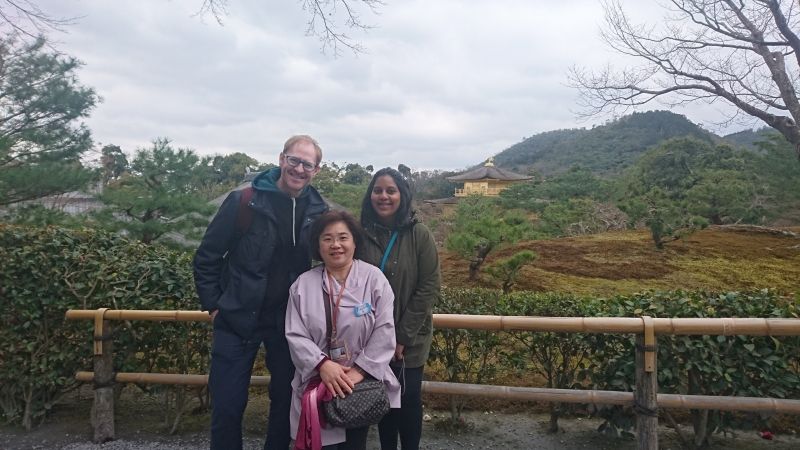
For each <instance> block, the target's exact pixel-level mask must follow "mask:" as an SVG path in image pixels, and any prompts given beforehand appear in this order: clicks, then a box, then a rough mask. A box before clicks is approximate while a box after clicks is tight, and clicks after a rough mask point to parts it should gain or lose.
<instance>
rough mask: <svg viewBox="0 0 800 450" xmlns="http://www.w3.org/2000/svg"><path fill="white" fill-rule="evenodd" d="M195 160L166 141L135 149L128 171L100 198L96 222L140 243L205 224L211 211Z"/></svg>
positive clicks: (159, 140) (184, 231)
mask: <svg viewBox="0 0 800 450" xmlns="http://www.w3.org/2000/svg"><path fill="white" fill-rule="evenodd" d="M201 170H202V166H201V161H200V158H199V157H198V156H197V155H196V154H195V153H194V151H192V150H187V149H178V150H175V149H174V148H172V146H171V145H170V142H169V140H167V139H156V140H155V141H153V145H152V146H151V147H150V148H144V149H139V150H137V151H136V155H135V157H134V158H133V160H132V161H131V164H130V167H129V169H128V171H127V172H126V173H125V174H123V175H122V176H121V177H120V179H119V180H116V181H114V182H112V183H110V184H109V185H108V186H107V187H106V189H105V190H104V191H103V193H102V194H101V195H100V199H101V200H102V201H103V203H105V204H106V205H107V207H106V209H104V210H103V211H102V212H101V213H99V214H98V219H99V220H100V221H101V223H104V224H106V225H107V226H108V227H109V228H111V229H113V230H116V231H123V232H124V233H127V234H128V235H130V236H131V237H133V238H135V239H139V240H141V241H142V242H144V243H151V242H153V241H154V240H156V239H158V238H159V237H161V236H164V235H165V234H167V233H170V232H174V233H181V234H185V233H190V232H192V231H195V229H196V228H197V227H201V226H204V225H206V224H207V223H208V216H209V215H210V214H212V213H213V212H214V207H213V206H212V205H210V204H209V203H208V202H207V201H206V200H205V199H204V198H203V197H202V196H200V194H199V192H200V188H199V186H198V184H197V183H198V179H199V177H198V172H200V171H201Z"/></svg>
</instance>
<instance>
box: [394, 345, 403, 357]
mask: <svg viewBox="0 0 800 450" xmlns="http://www.w3.org/2000/svg"><path fill="white" fill-rule="evenodd" d="M405 350H406V346H405V345H403V344H397V347H395V348H394V360H395V361H402V359H403V352H404V351H405Z"/></svg>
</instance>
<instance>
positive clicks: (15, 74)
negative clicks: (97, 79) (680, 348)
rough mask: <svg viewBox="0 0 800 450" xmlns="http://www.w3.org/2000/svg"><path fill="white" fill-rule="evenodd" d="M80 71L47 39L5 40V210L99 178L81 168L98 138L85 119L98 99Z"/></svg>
mask: <svg viewBox="0 0 800 450" xmlns="http://www.w3.org/2000/svg"><path fill="white" fill-rule="evenodd" d="M79 67H80V62H79V61H78V60H76V59H75V58H72V57H68V56H64V55H62V54H57V53H55V52H53V51H52V50H50V49H49V47H47V45H46V41H45V39H44V38H38V39H36V40H35V41H34V42H32V43H21V42H19V41H16V40H14V39H13V38H0V206H2V205H9V204H13V203H18V202H21V201H25V200H32V199H37V198H40V197H45V196H48V195H53V194H60V193H64V192H68V191H72V190H76V189H79V188H81V187H83V186H85V185H86V184H87V183H88V182H89V181H90V180H91V178H92V177H93V173H92V171H91V170H89V169H87V168H85V167H84V166H83V165H82V164H81V156H82V155H83V154H84V153H85V152H86V151H88V150H89V149H91V147H92V139H91V134H90V132H89V129H88V128H86V126H85V125H84V124H83V123H79V120H80V119H82V118H85V117H87V116H88V115H89V112H90V111H91V110H92V108H94V106H95V104H96V103H97V101H98V97H97V95H96V94H95V92H94V90H92V89H91V88H87V87H85V86H82V85H81V84H80V83H79V82H78V78H77V75H76V73H75V72H76V70H77V69H78V68H79Z"/></svg>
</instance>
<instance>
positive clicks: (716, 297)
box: [585, 290, 800, 446]
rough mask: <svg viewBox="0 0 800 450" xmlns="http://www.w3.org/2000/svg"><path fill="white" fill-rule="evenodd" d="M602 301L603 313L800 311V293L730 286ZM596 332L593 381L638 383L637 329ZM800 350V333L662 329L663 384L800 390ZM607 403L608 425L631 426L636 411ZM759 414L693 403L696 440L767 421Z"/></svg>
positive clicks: (602, 385)
mask: <svg viewBox="0 0 800 450" xmlns="http://www.w3.org/2000/svg"><path fill="white" fill-rule="evenodd" d="M596 306H598V309H597V311H596V314H597V315H603V316H610V317H624V316H641V315H649V316H653V317H707V318H725V317H762V318H798V317H800V299H798V298H791V297H784V296H780V295H778V294H776V293H775V292H772V291H769V290H763V291H758V292H753V293H736V292H731V293H725V294H714V293H705V292H693V293H687V292H680V291H677V292H671V293H643V294H636V295H632V296H620V297H615V298H612V299H609V300H607V301H605V302H602V304H601V303H598V304H597V305H596ZM593 340H594V342H593V343H592V346H593V352H592V357H591V361H592V364H591V365H589V366H588V367H587V370H586V371H585V376H586V379H587V380H590V381H591V387H592V388H594V389H610V390H632V383H633V380H634V371H635V367H634V352H633V348H634V347H633V336H622V335H620V336H613V335H595V338H594V339H593ZM798 353H800V339H798V338H797V337H789V338H773V337H759V336H659V337H658V385H659V386H658V387H659V392H661V393H668V394H698V395H717V396H719V395H721V396H752V397H773V398H798V397H800V377H799V376H798V372H797V366H796V358H797V354H798ZM604 409H605V412H603V414H605V415H606V417H607V418H610V417H612V416H613V417H614V420H611V421H609V424H608V425H609V426H610V428H609V429H625V428H629V427H630V426H632V416H630V415H626V414H620V411H619V407H614V408H604ZM742 417H745V418H746V419H745V421H742V420H741V418H742ZM759 420H760V418H759V417H758V416H755V415H742V414H738V415H737V414H731V413H722V412H718V411H692V421H693V425H694V428H695V445H697V446H702V445H706V444H707V443H708V437H709V435H710V434H711V433H712V432H714V431H717V430H721V429H724V428H726V427H752V426H755V425H760V423H758V422H759Z"/></svg>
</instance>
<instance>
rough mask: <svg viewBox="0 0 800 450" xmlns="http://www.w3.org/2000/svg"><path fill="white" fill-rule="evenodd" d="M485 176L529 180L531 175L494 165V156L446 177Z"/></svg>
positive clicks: (477, 178)
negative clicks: (479, 164)
mask: <svg viewBox="0 0 800 450" xmlns="http://www.w3.org/2000/svg"><path fill="white" fill-rule="evenodd" d="M487 178H488V179H492V180H504V181H522V180H530V179H531V178H533V177H530V176H527V175H520V174H518V173H514V172H512V171H510V170H505V169H501V168H499V167H495V165H494V158H489V159H488V160H486V163H485V164H484V165H482V166H480V167H477V168H475V169H472V170H469V171H467V172H464V173H462V174H461V175H454V176H452V177H447V179H448V180H450V181H470V180H484V179H487Z"/></svg>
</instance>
